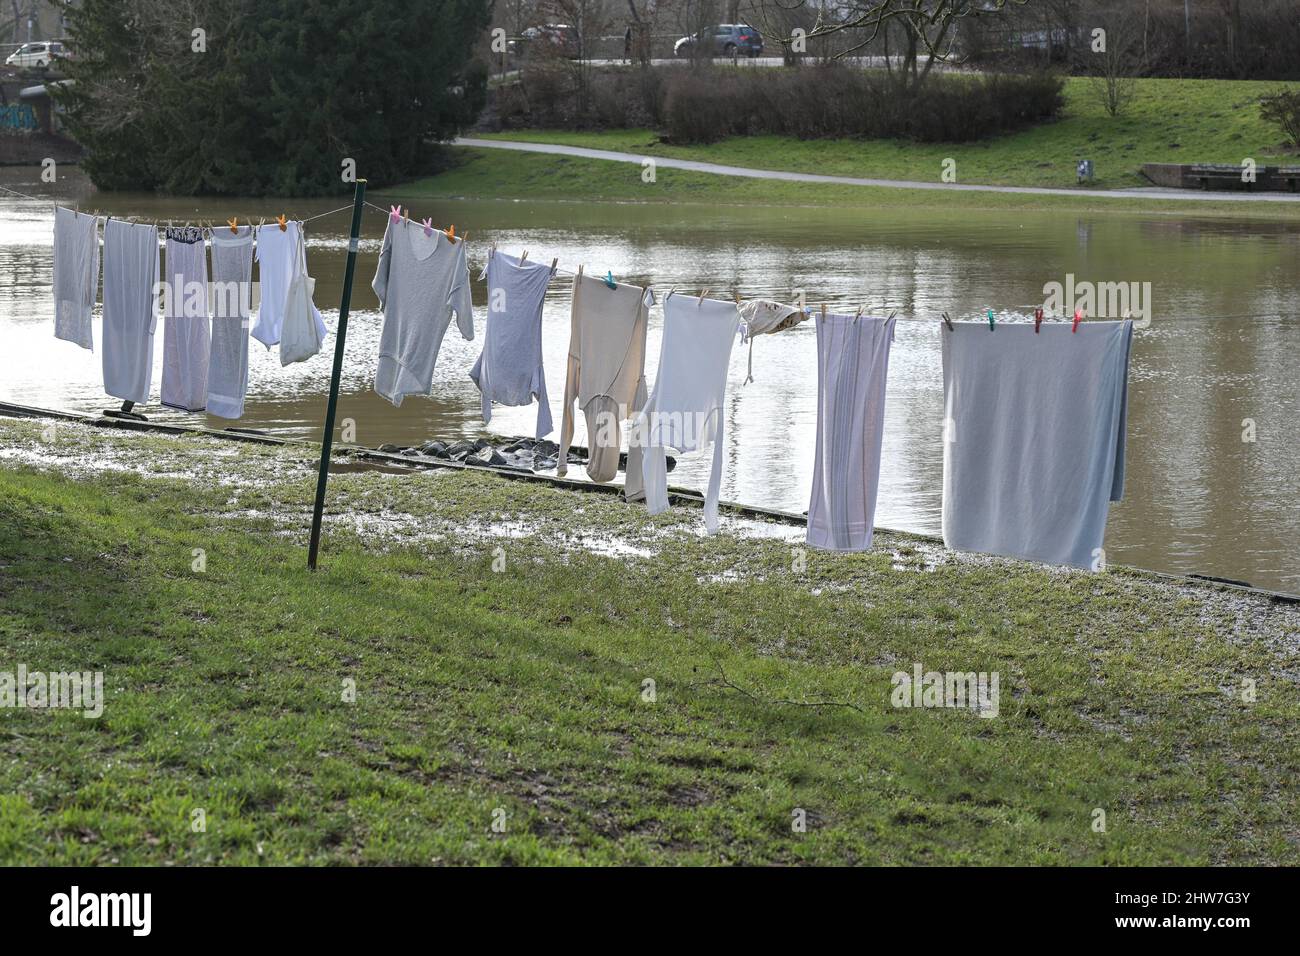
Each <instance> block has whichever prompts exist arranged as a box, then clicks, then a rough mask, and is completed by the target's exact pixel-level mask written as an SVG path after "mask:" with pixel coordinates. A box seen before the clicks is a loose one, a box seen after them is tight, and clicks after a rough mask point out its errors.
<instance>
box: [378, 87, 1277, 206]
mask: <svg viewBox="0 0 1300 956" xmlns="http://www.w3.org/2000/svg"><path fill="white" fill-rule="evenodd" d="M1089 83H1090V81H1089V80H1087V79H1084V78H1077V77H1076V78H1071V79H1069V80H1067V82H1066V87H1065V95H1066V107H1065V111H1064V114H1063V117H1062V118H1061V119H1060V120H1058V121H1056V122H1052V123H1047V124H1044V125H1042V126H1039V127H1036V128H1034V129H1030V130H1027V131H1025V132H1022V133H1016V134H1012V135H1008V136H1003V137H999V138H995V139H991V140H987V141H984V142H978V143H966V144H939V145H931V144H918V143H911V142H904V141H899V140H865V141H864V140H797V139H791V138H788V137H776V136H751V137H735V138H731V139H727V140H724V141H723V142H720V143H715V144H711V145H707V146H669V145H666V144H664V143H661V142H660V141H659V136H658V134H657V133H655V132H653V131H651V130H609V131H605V132H581V133H578V132H564V131H556V130H512V131H508V132H504V133H498V134H482V135H483V136H484V137H486V138H498V139H509V140H524V141H529V142H547V143H559V144H564V145H571V146H585V147H590V148H595V149H607V150H614V151H619V152H630V153H635V154H637V155H644V156H647V157H652V156H663V157H676V158H681V159H694V160H703V161H707V162H716V163H722V164H726V165H735V166H748V167H752V168H759V169H781V170H791V171H795V172H814V173H823V174H831V175H843V176H857V177H863V178H873V179H898V180H910V181H922V182H938V181H939V176H940V170H941V168H942V167H941V164H942V162H943V160H945V159H947V158H950V157H951V158H952V159H954V160H955V161H956V164H957V166H956V171H957V181H958V182H959V183H967V184H989V185H1009V186H1048V187H1061V188H1071V187H1073V186H1074V185H1075V163H1076V161H1077V160H1078V159H1079V158H1080V157H1088V158H1090V159H1092V160H1093V162H1094V163H1095V164H1096V168H1097V173H1098V178H1097V180H1096V181H1095V182H1094V184H1093V185H1094V186H1095V187H1101V188H1120V187H1130V186H1138V185H1149V184H1147V183H1146V182H1145V180H1143V179H1142V178H1141V177H1140V175H1139V173H1138V170H1139V168H1140V166H1141V164H1142V163H1144V162H1224V163H1239V162H1241V160H1242V159H1244V158H1246V157H1247V156H1250V157H1251V158H1253V159H1255V160H1256V161H1257V162H1259V163H1260V164H1261V165H1262V164H1264V163H1267V162H1270V161H1272V162H1277V161H1278V160H1283V161H1294V162H1300V157H1298V156H1296V155H1295V154H1294V153H1291V154H1288V153H1286V152H1285V151H1284V150H1283V149H1282V148H1281V147H1280V146H1279V145H1278V144H1279V141H1280V139H1281V134H1280V133H1279V132H1278V131H1277V130H1276V129H1274V128H1272V127H1270V126H1268V125H1267V124H1265V123H1264V122H1263V121H1262V120H1261V119H1260V118H1259V114H1258V98H1259V97H1260V96H1261V95H1262V94H1264V93H1267V92H1270V91H1272V90H1274V89H1277V88H1279V87H1281V86H1285V85H1286V84H1279V83H1265V82H1254V81H1240V82H1238V81H1226V80H1157V79H1153V80H1140V81H1139V82H1138V87H1137V89H1138V95H1137V98H1136V100H1135V101H1134V102H1133V104H1132V105H1131V106H1130V108H1129V111H1128V112H1127V113H1126V114H1124V115H1122V116H1121V117H1119V118H1117V119H1112V118H1111V117H1109V116H1107V115H1106V114H1105V112H1104V111H1103V110H1102V109H1101V107H1100V105H1099V103H1098V102H1097V100H1096V98H1095V95H1094V94H1093V92H1092V91H1091V89H1090V86H1089ZM1292 85H1294V84H1292ZM451 153H452V156H453V159H454V160H455V161H456V163H457V164H458V165H456V166H455V168H453V169H451V170H450V171H448V172H445V173H443V174H442V175H439V176H434V177H430V178H427V179H422V180H419V181H417V182H414V183H410V184H407V185H404V186H401V187H397V188H395V189H392V190H388V192H390V193H392V194H393V195H403V196H411V197H420V198H478V199H485V198H501V199H543V200H567V201H582V202H587V201H617V202H650V203H655V202H663V203H683V202H686V203H690V202H695V203H715V204H716V203H725V204H744V205H772V206H789V205H808V206H839V207H844V208H861V209H872V208H880V207H909V208H910V207H940V208H952V209H1011V210H1014V209H1061V210H1062V211H1067V210H1068V211H1082V210H1105V211H1111V212H1114V211H1122V210H1129V211H1137V210H1141V211H1144V212H1150V213H1155V214H1166V215H1186V214H1189V213H1191V214H1195V215H1198V216H1225V215H1226V216H1236V217H1243V216H1250V217H1252V218H1287V219H1290V218H1295V217H1296V216H1297V215H1300V213H1298V211H1297V208H1296V207H1295V206H1294V205H1293V204H1285V203H1276V204H1275V203H1258V202H1256V203H1248V204H1242V203H1234V202H1230V201H1222V202H1216V201H1199V200H1189V201H1186V202H1178V201H1173V200H1167V199H1161V200H1151V199H1145V198H1136V199H1132V200H1118V199H1107V198H1093V197H1088V196H1069V195H1063V196H1021V195H1001V194H997V193H981V192H976V193H969V192H953V191H935V190H916V189H895V188H883V187H882V188H877V187H866V186H838V185H824V184H815V183H790V182H776V181H763V180H753V179H742V178H736V177H728V176H718V175H711V174H707V173H694V172H685V171H679V170H672V169H662V168H661V169H658V170H657V171H656V181H655V182H654V183H645V182H643V181H642V178H641V172H642V171H641V167H639V166H637V165H634V164H628V163H614V162H607V161H602V160H586V159H573V158H568V157H563V156H545V155H538V154H518V153H516V154H512V153H507V152H505V151H497V150H481V149H473V150H471V149H454V150H451Z"/></svg>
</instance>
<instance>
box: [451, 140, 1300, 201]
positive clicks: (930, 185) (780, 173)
mask: <svg viewBox="0 0 1300 956" xmlns="http://www.w3.org/2000/svg"><path fill="white" fill-rule="evenodd" d="M452 145H454V146H474V147H477V148H486V149H513V150H518V151H520V152H525V153H550V154H553V155H556V156H574V157H577V158H580V159H605V160H610V161H612V162H616V163H636V164H637V165H638V166H639V165H641V163H643V162H644V161H645V160H646V159H653V160H654V161H655V166H657V167H658V168H660V169H684V170H689V171H690V172H695V173H713V174H714V175H717V176H744V177H747V178H749V179H778V180H783V181H785V182H792V183H831V184H834V185H840V186H883V187H886V188H888V189H937V190H950V191H953V192H976V193H1016V194H1020V195H1025V196H1089V197H1097V198H1099V199H1156V200H1174V201H1176V202H1198V201H1202V200H1204V201H1209V202H1290V203H1294V202H1300V193H1251V192H1204V191H1200V190H1188V189H1163V188H1160V187H1157V186H1149V187H1137V188H1134V189H1053V188H1048V187H1046V186H978V185H968V184H966V183H937V182H920V181H917V180H908V179H862V178H859V177H857V176H824V175H822V174H820V173H795V172H788V171H785V170H779V169H750V168H749V167H747V166H724V165H722V164H720V163H703V162H699V161H698V160H693V159H672V158H669V157H666V156H648V155H646V156H639V155H637V154H636V153H617V152H614V151H612V150H607V149H588V148H586V147H585V146H560V145H558V144H555V143H518V142H513V141H510V140H504V139H474V138H472V137H461V138H459V139H457V140H455V141H453V144H452Z"/></svg>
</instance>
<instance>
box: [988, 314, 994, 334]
mask: <svg viewBox="0 0 1300 956" xmlns="http://www.w3.org/2000/svg"><path fill="white" fill-rule="evenodd" d="M989 331H990V332H992V331H993V310H992V309H989Z"/></svg>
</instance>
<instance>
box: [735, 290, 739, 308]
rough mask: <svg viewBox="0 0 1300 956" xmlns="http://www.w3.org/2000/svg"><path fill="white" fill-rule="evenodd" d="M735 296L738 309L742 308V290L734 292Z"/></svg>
mask: <svg viewBox="0 0 1300 956" xmlns="http://www.w3.org/2000/svg"><path fill="white" fill-rule="evenodd" d="M734 294H735V296H736V308H740V290H739V289H736V290H734Z"/></svg>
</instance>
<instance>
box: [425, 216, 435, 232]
mask: <svg viewBox="0 0 1300 956" xmlns="http://www.w3.org/2000/svg"><path fill="white" fill-rule="evenodd" d="M424 234H425V235H426V236H432V235H433V217H432V216H430V217H429V218H428V219H426V220H424Z"/></svg>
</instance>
